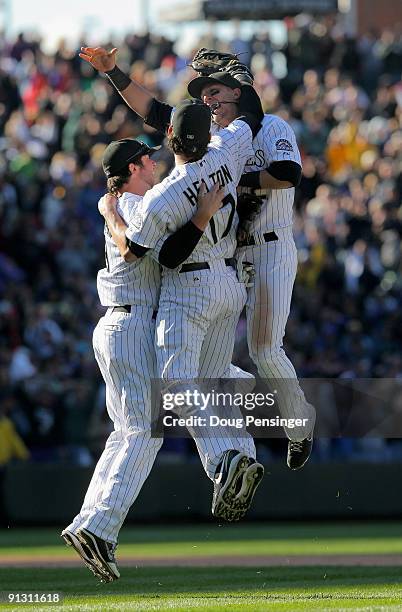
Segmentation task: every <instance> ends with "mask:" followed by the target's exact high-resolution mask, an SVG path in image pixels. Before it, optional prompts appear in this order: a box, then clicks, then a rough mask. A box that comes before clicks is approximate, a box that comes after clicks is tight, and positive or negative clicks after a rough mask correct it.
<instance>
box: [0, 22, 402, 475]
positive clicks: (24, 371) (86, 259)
mask: <svg viewBox="0 0 402 612" xmlns="http://www.w3.org/2000/svg"><path fill="white" fill-rule="evenodd" d="M296 23H297V22H295V21H294V20H291V21H289V22H288V24H287V26H288V42H287V43H286V45H285V46H284V47H283V48H278V47H277V46H275V45H274V44H273V43H272V42H271V41H270V38H269V35H268V34H264V33H261V32H260V33H259V34H258V35H256V36H254V38H252V39H251V40H249V41H245V40H241V39H240V38H235V39H234V40H233V41H232V42H231V43H228V44H225V45H222V43H220V42H219V41H217V40H216V39H214V37H213V36H212V35H209V36H208V37H207V38H205V39H202V40H199V41H195V45H194V51H195V50H196V49H197V48H199V47H200V46H211V47H215V48H220V49H222V50H223V49H224V48H226V49H228V50H232V51H236V52H241V53H243V54H244V55H242V56H241V58H242V59H243V60H244V59H245V57H248V59H249V63H250V66H251V68H252V70H253V72H254V74H255V81H256V87H257V89H258V91H259V93H260V95H261V97H262V100H263V106H264V108H265V110H266V111H267V112H271V113H276V114H279V115H280V116H282V117H283V118H285V119H286V120H287V121H289V122H290V124H291V125H292V126H293V128H294V130H295V132H296V135H297V138H298V142H299V145H300V148H301V152H302V156H303V166H304V175H303V179H302V183H301V185H300V188H299V189H298V190H297V195H296V205H295V212H296V217H295V238H296V242H297V246H298V249H299V258H300V268H299V274H298V278H297V283H296V288H295V292H294V300H293V307H292V313H291V317H290V319H289V323H288V327H287V336H286V347H287V350H288V352H289V355H290V356H291V358H292V360H293V363H294V364H295V366H296V368H297V370H298V373H299V375H300V376H301V377H402V357H401V348H400V347H401V343H402V281H401V276H400V268H401V248H400V239H401V235H402V206H401V205H402V173H401V168H402V80H401V66H402V34H401V31H398V30H397V28H395V30H394V31H393V30H387V31H382V32H381V31H379V32H376V31H372V32H368V33H367V34H365V35H364V36H362V37H360V38H352V37H349V36H347V35H345V33H344V32H343V30H342V28H341V27H340V25H339V24H338V23H337V22H336V21H335V20H331V19H328V18H326V19H322V20H310V21H305V22H304V24H303V25H302V26H297V25H296ZM84 42H86V41H82V44H84ZM99 44H103V46H105V47H107V48H111V47H112V46H117V47H118V48H119V55H118V63H119V65H120V67H121V68H123V69H125V70H129V71H130V72H131V76H132V77H133V78H134V79H136V80H137V81H138V82H139V83H141V84H143V85H144V86H145V87H146V88H147V89H149V90H151V91H153V92H154V93H155V96H156V97H158V98H159V99H162V100H167V101H169V102H170V103H171V104H174V103H176V102H177V101H178V100H179V99H181V98H183V97H185V95H186V83H187V82H188V80H189V79H190V78H192V77H193V76H194V73H193V71H192V69H191V68H189V67H188V66H187V64H188V62H189V60H190V57H191V56H192V54H191V55H190V54H189V55H188V56H186V57H185V56H182V55H180V54H178V53H177V51H176V48H175V44H174V42H172V41H170V40H167V39H165V38H163V37H161V36H156V35H153V34H147V35H141V36H140V35H135V34H134V35H128V36H126V38H125V39H124V41H108V42H107V41H99ZM0 51H1V61H0V338H1V339H0V349H1V350H0V389H1V391H0V394H1V398H0V399H1V408H0V421H1V419H2V418H3V419H4V418H5V415H8V416H9V417H11V419H12V422H13V423H14V425H15V428H16V431H18V432H19V434H20V436H21V437H22V439H23V440H24V441H25V443H26V445H27V446H28V448H29V449H30V453H31V457H32V458H33V459H34V460H38V461H40V460H47V461H63V460H66V461H73V462H76V463H79V464H82V465H87V464H90V463H92V461H93V459H94V458H96V457H97V455H98V454H99V451H100V449H101V447H102V445H103V442H104V440H105V437H106V435H107V433H108V431H109V428H110V425H109V422H108V417H107V416H106V413H105V408H104V406H105V397H104V389H103V385H102V384H101V379H100V375H99V373H98V369H97V366H96V363H95V360H94V358H93V353H92V345H91V335H92V330H93V328H94V325H95V323H96V321H97V320H98V318H99V317H100V316H101V315H102V312H103V311H102V308H101V307H100V305H99V302H98V297H97V293H96V284H95V281H96V272H97V270H98V269H99V268H100V267H103V265H104V263H103V224H102V219H101V217H100V216H99V215H98V212H97V201H98V198H99V197H100V196H101V195H102V194H103V193H104V191H105V180H104V177H103V173H102V171H101V168H100V159H101V156H102V152H103V149H104V147H105V145H106V144H107V143H108V142H110V141H111V140H114V139H118V138H123V137H127V136H131V137H141V138H142V139H143V140H146V141H147V142H148V143H150V144H159V143H160V142H162V141H163V136H162V135H161V134H159V133H156V132H154V131H153V130H152V129H150V128H147V127H146V126H144V124H143V122H142V120H140V118H139V117H137V116H136V115H135V114H134V113H133V112H132V111H131V110H129V109H128V108H127V107H126V106H125V105H124V103H122V100H121V98H119V96H118V95H117V94H116V93H115V92H114V91H113V89H112V88H111V87H110V85H109V84H108V82H107V80H106V79H105V78H104V77H103V76H99V75H98V74H97V73H95V71H94V70H93V69H92V68H91V67H90V66H89V65H88V64H86V63H85V62H83V61H81V60H80V59H79V58H78V55H77V53H78V51H77V49H72V48H69V47H68V46H67V44H66V43H65V42H63V41H61V42H60V44H59V47H58V49H57V51H56V52H55V53H53V54H51V55H49V54H47V53H45V52H44V51H43V50H42V48H41V41H40V40H36V39H28V38H27V37H26V36H24V34H20V35H19V36H18V37H17V39H15V40H4V39H0ZM285 59H286V70H285V71H284V76H283V77H282V78H278V77H276V76H275V74H277V73H278V71H277V70H276V69H275V65H276V63H277V62H278V61H279V60H280V61H282V63H284V61H285ZM171 163H172V160H171V157H170V154H169V153H168V152H167V151H166V150H165V149H163V150H162V151H161V153H160V158H159V166H158V171H159V173H160V176H164V175H165V174H166V172H167V171H168V170H169V168H170V165H171ZM238 331H239V336H238V342H237V344H236V355H235V359H234V361H235V362H236V363H238V364H239V365H241V366H243V367H244V368H246V369H247V368H248V369H250V370H251V371H254V370H253V366H252V364H251V363H250V361H249V358H248V354H247V347H246V344H245V325H244V321H241V322H240V325H239V330H238ZM171 444H173V443H171ZM175 444H176V447H175V448H177V443H175ZM183 445H184V447H185V448H187V442H183ZM388 446H389V445H387V444H386V443H384V444H380V446H379V447H378V445H376V447H375V457H380V458H384V456H385V455H384V453H386V452H387V448H388ZM326 452H327V451H326ZM328 452H329V454H330V456H332V455H331V453H335V452H342V453H346V454H347V455H348V456H351V457H352V456H358V455H359V443H358V442H351V441H349V442H347V441H345V444H344V447H342V448H341V447H338V449H336V448H335V449H333V450H332V451H328ZM364 452H366V451H364V449H362V450H361V453H364ZM370 452H371V451H370ZM359 456H361V455H359Z"/></svg>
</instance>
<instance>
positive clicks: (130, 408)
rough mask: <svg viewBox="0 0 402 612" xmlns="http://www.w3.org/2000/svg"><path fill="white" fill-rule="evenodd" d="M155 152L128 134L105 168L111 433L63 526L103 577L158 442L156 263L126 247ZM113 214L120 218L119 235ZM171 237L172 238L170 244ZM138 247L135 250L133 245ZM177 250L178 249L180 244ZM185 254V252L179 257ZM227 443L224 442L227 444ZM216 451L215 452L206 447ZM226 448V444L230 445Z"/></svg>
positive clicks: (101, 280)
mask: <svg viewBox="0 0 402 612" xmlns="http://www.w3.org/2000/svg"><path fill="white" fill-rule="evenodd" d="M154 151H155V149H152V148H149V147H148V146H147V145H146V144H144V143H141V142H139V141H136V140H132V139H123V140H120V141H116V142H113V143H111V144H110V145H109V146H108V147H107V149H106V151H105V154H104V158H103V168H104V170H105V173H106V176H107V177H108V188H109V191H110V192H111V193H114V194H116V195H118V196H119V200H118V203H117V205H116V198H115V197H113V196H108V197H107V199H108V202H105V201H104V200H105V198H103V199H102V200H101V202H100V212H101V213H103V214H104V215H105V216H107V219H108V221H107V224H105V256H106V267H105V268H103V269H102V270H100V271H99V273H98V279H97V285H98V293H99V298H100V301H101V303H102V304H103V305H104V306H107V307H108V310H107V312H106V314H105V316H104V317H102V318H101V319H100V321H99V322H98V324H97V326H96V328H95V330H94V334H93V347H94V352H95V357H96V360H97V362H98V365H99V368H100V370H101V373H102V376H103V378H104V380H105V383H106V405H107V410H108V414H109V416H110V418H111V419H112V421H113V425H114V430H113V432H112V433H111V434H110V436H109V438H108V440H107V442H106V446H105V450H104V451H103V453H102V455H101V457H100V459H99V461H98V463H97V465H96V468H95V471H94V474H93V477H92V480H91V482H90V485H89V488H88V491H87V493H86V496H85V499H84V503H83V506H82V508H81V510H80V512H79V514H78V515H77V516H76V517H75V518H74V520H73V521H72V523H71V524H70V525H69V526H68V527H67V528H66V529H64V530H63V532H62V537H63V539H64V540H65V542H66V544H68V545H69V546H73V547H74V549H75V550H76V551H77V553H78V554H79V555H80V556H81V558H82V559H83V561H84V562H85V564H86V565H87V566H88V567H89V568H90V569H91V571H92V572H93V573H94V574H95V575H96V576H97V577H99V578H100V579H101V580H102V581H107V582H110V581H113V580H116V579H117V578H119V576H120V574H119V570H118V568H117V565H116V561H115V557H114V550H115V548H116V545H117V539H118V534H119V531H120V528H121V526H122V524H123V521H124V519H125V516H126V514H127V512H128V510H129V508H130V506H131V505H132V503H133V502H134V500H135V499H136V497H137V496H138V494H139V492H140V489H141V487H142V485H143V483H144V482H145V480H146V478H147V477H148V474H149V472H150V470H151V467H152V465H153V463H154V460H155V457H156V454H157V452H158V450H159V448H160V446H161V444H162V439H161V438H157V437H153V436H151V379H152V378H155V377H156V359H155V348H154V336H155V318H156V310H157V308H158V301H159V292H160V270H159V265H158V263H157V262H156V261H155V260H154V259H152V258H151V257H149V255H146V254H144V253H143V255H144V256H143V257H141V258H137V257H135V256H134V255H132V254H131V252H126V238H125V234H124V232H125V230H126V228H127V224H128V223H130V222H131V221H132V220H133V219H135V217H136V214H137V212H138V207H139V205H140V203H141V201H142V198H143V196H144V194H145V192H146V191H147V190H148V189H150V188H151V187H152V186H153V185H154V182H155V177H154V170H155V165H156V164H155V162H154V161H153V160H152V158H151V156H152V154H153V153H154ZM221 200H222V195H221V194H220V193H219V190H218V188H217V186H216V187H215V188H214V189H213V190H211V192H210V193H209V194H206V195H204V196H200V198H199V201H198V204H199V206H198V208H197V209H196V210H195V212H194V209H193V213H194V214H193V216H192V218H191V220H190V221H189V224H188V225H191V224H192V223H193V224H197V223H201V222H204V223H205V222H208V221H209V219H210V218H211V217H212V216H213V214H214V213H215V212H216V211H217V210H218V208H219V206H221ZM113 216H116V217H118V219H119V221H120V220H121V219H122V218H123V219H125V220H126V223H124V225H123V230H122V232H121V233H120V234H119V232H118V231H116V227H115V224H114V222H113ZM171 238H172V240H170V246H171V248H173V249H177V248H179V247H180V248H181V249H182V246H181V244H182V242H183V240H184V241H185V240H186V231H185V230H184V231H183V228H180V230H179V232H177V233H176V234H175V235H173V236H171ZM175 241H176V242H175ZM137 248H139V247H137ZM186 248H187V247H186ZM182 250H183V249H182ZM186 255H187V251H186V249H184V257H185V256H186ZM218 435H219V432H218V434H217V437H216V438H214V439H212V438H208V437H205V438H203V439H202V440H200V441H198V445H199V446H200V448H202V452H203V454H208V453H210V454H211V453H212V452H220V454H221V455H222V454H223V452H224V450H227V446H225V447H224V449H223V450H222V447H219V446H218V445H219V444H220V443H221V441H220V438H219V437H218ZM226 444H229V442H227V443H226ZM215 448H217V449H218V450H216V451H213V450H211V449H215ZM229 448H232V446H229Z"/></svg>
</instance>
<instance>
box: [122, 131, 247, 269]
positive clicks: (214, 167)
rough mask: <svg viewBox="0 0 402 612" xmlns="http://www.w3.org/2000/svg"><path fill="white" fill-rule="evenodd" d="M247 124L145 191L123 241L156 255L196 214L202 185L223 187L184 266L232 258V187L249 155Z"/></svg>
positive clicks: (226, 133) (235, 222) (234, 225)
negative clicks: (219, 201) (217, 205)
mask: <svg viewBox="0 0 402 612" xmlns="http://www.w3.org/2000/svg"><path fill="white" fill-rule="evenodd" d="M251 142H252V134H251V130H250V128H249V126H248V125H247V124H246V123H245V122H243V121H241V120H236V121H233V122H232V123H231V124H230V125H229V126H228V127H227V128H225V129H223V130H220V131H219V133H218V134H216V135H215V136H213V137H212V139H211V142H210V144H209V145H208V150H207V152H206V154H205V155H204V156H203V157H202V159H200V160H199V161H196V162H190V163H186V164H181V165H178V166H176V167H175V168H174V169H173V170H172V172H171V173H170V174H169V176H167V177H166V178H165V179H164V180H163V181H162V183H160V184H159V185H156V186H155V187H153V189H151V190H150V191H148V192H147V193H146V195H145V196H144V199H143V202H142V205H141V207H140V209H139V212H138V214H137V215H136V216H135V218H134V220H133V221H132V222H131V223H130V225H129V227H128V229H127V233H126V234H127V237H128V238H129V239H130V240H132V241H133V242H136V243H137V244H140V245H142V246H144V247H147V248H151V249H153V254H154V256H155V257H157V255H158V252H159V250H160V247H161V245H162V244H163V242H164V241H165V240H166V238H167V237H168V236H169V235H171V234H172V233H173V232H175V231H176V230H177V229H179V228H180V227H182V226H183V225H184V224H185V223H187V222H188V221H189V220H190V219H191V217H192V216H193V215H194V213H195V212H196V210H197V199H198V192H199V190H200V188H201V185H203V184H204V185H205V187H206V189H207V190H208V191H209V190H210V189H211V188H212V187H213V185H214V184H215V183H219V185H220V186H221V187H223V189H224V198H223V200H222V206H221V208H220V209H219V210H218V212H217V213H215V215H214V216H213V218H212V219H211V221H210V223H209V225H208V226H207V228H206V230H205V231H204V233H203V235H202V237H201V239H200V241H199V243H198V244H197V246H196V248H195V249H194V251H193V252H192V254H191V255H190V257H189V258H188V259H187V260H186V262H188V263H192V262H201V261H202V262H204V261H210V260H213V259H221V258H226V257H232V256H233V254H234V252H235V249H236V230H237V225H238V216H237V212H236V186H237V184H238V182H239V180H240V177H241V175H242V173H243V172H244V166H245V163H246V161H247V159H249V158H250V156H251V155H252V154H253V149H252V144H251Z"/></svg>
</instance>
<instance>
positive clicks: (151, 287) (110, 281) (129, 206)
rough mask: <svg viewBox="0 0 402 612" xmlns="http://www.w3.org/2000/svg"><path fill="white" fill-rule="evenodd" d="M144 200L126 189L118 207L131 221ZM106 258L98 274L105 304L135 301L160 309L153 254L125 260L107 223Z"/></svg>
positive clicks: (158, 282) (156, 268) (101, 297)
mask: <svg viewBox="0 0 402 612" xmlns="http://www.w3.org/2000/svg"><path fill="white" fill-rule="evenodd" d="M141 202H142V197H141V196H138V195H136V194H133V193H124V194H123V195H122V196H121V197H120V198H119V201H118V204H117V211H118V212H119V214H120V215H121V216H122V217H123V219H124V220H125V222H126V223H127V224H128V225H129V224H130V222H131V220H132V219H133V218H134V217H135V215H136V213H137V211H138V207H139V205H140V204H141ZM105 259H106V267H105V268H103V269H102V270H99V272H98V277H97V287H98V293H99V299H100V301H101V304H102V305H103V306H123V305H125V304H131V305H134V304H135V305H138V306H148V307H150V308H153V309H154V310H156V309H157V306H158V302H159V293H160V282H161V279H160V268H159V265H158V264H157V263H156V261H155V260H154V259H153V258H152V257H150V255H149V254H146V255H145V256H144V257H142V258H141V259H138V260H136V261H134V262H132V263H129V262H126V261H124V259H123V257H122V256H121V255H120V252H119V249H118V248H117V246H116V244H115V243H114V241H113V237H112V235H111V233H110V231H109V229H108V227H107V225H106V224H105Z"/></svg>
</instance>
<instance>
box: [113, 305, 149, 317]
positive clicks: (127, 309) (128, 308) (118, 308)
mask: <svg viewBox="0 0 402 612" xmlns="http://www.w3.org/2000/svg"><path fill="white" fill-rule="evenodd" d="M112 312H126V313H127V314H130V312H131V304H124V306H113V310H112ZM157 314H158V311H157V310H154V311H153V313H152V320H155V319H156V316H157Z"/></svg>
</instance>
